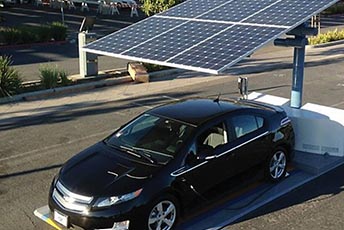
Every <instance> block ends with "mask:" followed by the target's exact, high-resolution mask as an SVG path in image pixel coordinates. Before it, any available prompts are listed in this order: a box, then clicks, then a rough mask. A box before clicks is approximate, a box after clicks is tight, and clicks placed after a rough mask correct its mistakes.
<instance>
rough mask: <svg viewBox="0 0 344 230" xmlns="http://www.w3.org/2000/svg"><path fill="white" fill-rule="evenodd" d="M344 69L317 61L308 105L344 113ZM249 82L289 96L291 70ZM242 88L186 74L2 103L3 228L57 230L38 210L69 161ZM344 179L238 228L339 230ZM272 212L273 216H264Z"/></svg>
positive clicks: (335, 175) (281, 203) (333, 178)
mask: <svg viewBox="0 0 344 230" xmlns="http://www.w3.org/2000/svg"><path fill="white" fill-rule="evenodd" d="M343 66H344V65H343V62H342V61H340V59H338V60H333V64H332V63H331V62H330V61H325V62H323V61H317V62H312V63H309V67H307V69H306V82H305V101H307V102H313V103H318V104H322V105H327V106H333V107H335V108H339V109H344V97H343V86H344V85H343V84H344V68H343ZM244 76H247V77H249V84H250V87H249V88H250V91H258V92H263V93H269V94H272V95H276V96H284V97H289V93H290V84H291V77H290V76H291V71H290V69H284V70H274V71H266V72H264V73H258V74H245V75H244ZM236 87H237V83H236V76H229V75H228V76H217V77H213V76H207V75H203V76H202V75H197V74H195V73H185V74H184V75H180V76H177V77H175V78H172V79H169V80H166V79H165V80H156V81H155V82H151V83H149V84H139V85H136V84H134V85H132V84H129V85H121V86H116V87H109V88H104V89H99V90H95V91H91V92H88V93H82V94H79V95H69V96H66V97H62V98H56V99H47V100H40V101H32V102H22V103H18V104H12V105H2V106H1V107H0V109H1V123H0V128H1V133H0V136H1V138H2V142H1V148H0V149H1V159H0V163H1V164H0V165H1V167H0V170H1V175H0V185H1V189H0V190H1V195H0V201H1V204H3V205H2V206H1V208H0V213H1V216H2V218H1V225H0V226H1V227H0V229H49V227H48V226H47V225H46V224H45V223H43V222H41V221H40V220H38V219H37V218H35V217H34V216H33V210H35V209H36V208H37V207H40V206H43V205H45V204H46V202H47V191H48V188H49V185H50V182H51V178H52V177H53V176H54V175H55V174H56V172H57V171H58V169H59V167H60V166H61V165H62V164H63V162H64V161H66V160H67V159H68V158H70V157H71V156H72V155H73V154H75V153H76V152H78V151H80V150H82V149H84V148H85V147H87V146H90V145H91V144H93V143H95V142H97V141H98V140H100V139H101V138H103V137H105V136H106V135H108V134H109V133H111V131H112V130H114V129H115V128H116V127H118V126H119V125H120V124H122V123H124V122H125V121H128V120H129V119H130V118H133V117H134V116H136V115H138V114H139V113H140V112H142V111H144V110H146V109H148V108H151V107H152V106H155V105H159V104H161V103H165V102H168V101H171V100H175V99H182V98H186V97H194V96H210V97H217V95H218V94H219V93H221V94H222V96H223V97H227V96H229V97H233V96H234V97H236V96H238V94H237V88H236ZM341 173H342V170H341V168H340V169H338V170H336V171H334V172H332V173H331V174H328V175H324V176H323V177H322V179H321V178H320V179H319V182H314V183H315V184H313V185H310V186H311V187H309V188H310V189H312V191H313V192H315V193H313V195H311V194H312V193H310V192H309V191H308V190H307V187H305V190H303V189H301V190H298V191H296V192H295V193H296V194H297V196H295V193H294V196H292V195H291V196H286V197H285V198H284V199H281V200H278V201H277V202H274V203H273V204H271V205H269V207H268V208H263V209H261V210H259V211H257V212H253V213H251V214H250V215H248V216H246V217H244V218H248V219H247V220H246V221H244V222H240V223H238V224H235V225H233V226H231V227H230V228H231V229H232V228H234V229H242V228H244V229H246V228H252V229H254V228H256V229H275V228H276V226H277V225H278V226H279V228H281V229H289V227H293V228H294V229H306V228H307V227H309V226H312V224H314V223H313V222H312V221H310V220H313V219H314V220H316V221H317V224H316V225H317V226H318V227H319V228H315V229H324V228H326V229H338V226H340V224H342V219H340V218H338V217H340V216H341V213H343V207H342V206H341V205H340V202H338V200H340V199H341V197H342V196H343V194H342V193H341V189H340V188H339V187H338V186H339V185H340V186H341V183H342V180H341V179H340V178H342V177H341V176H340V175H341ZM323 181H326V183H328V184H329V187H328V188H329V189H328V190H326V189H325V190H324V192H323V193H324V194H323V193H322V191H321V190H318V189H319V188H322V187H320V185H319V183H320V184H321V183H322V182H323ZM338 184H339V185H338ZM312 186H315V187H316V188H317V189H314V187H312ZM331 186H332V187H331ZM322 197H329V198H326V199H324V200H323V199H322ZM313 200H314V202H313ZM324 206H326V207H327V208H326V209H324V208H323V207H324ZM276 210H279V211H278V212H275V211H276ZM300 210H301V211H300ZM270 212H271V213H270ZM267 213H270V214H269V215H267V216H265V215H263V214H267ZM333 213H337V215H333ZM315 214H316V215H315ZM261 215H263V216H261ZM254 217H256V218H254ZM252 218H253V219H252ZM306 220H307V221H306Z"/></svg>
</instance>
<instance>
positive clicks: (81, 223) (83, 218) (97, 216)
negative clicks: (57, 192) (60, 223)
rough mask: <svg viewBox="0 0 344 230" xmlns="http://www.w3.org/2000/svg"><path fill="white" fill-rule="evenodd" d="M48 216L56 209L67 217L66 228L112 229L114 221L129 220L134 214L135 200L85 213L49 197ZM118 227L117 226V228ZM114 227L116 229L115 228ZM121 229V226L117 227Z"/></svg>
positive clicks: (51, 216)
mask: <svg viewBox="0 0 344 230" xmlns="http://www.w3.org/2000/svg"><path fill="white" fill-rule="evenodd" d="M49 209H50V210H49V211H50V218H51V219H53V215H52V213H53V212H54V211H55V210H56V211H58V212H59V213H62V214H63V215H65V216H67V217H68V225H67V227H68V228H71V227H75V226H78V227H81V228H83V229H113V226H114V223H119V222H124V221H130V220H132V219H133V218H134V217H135V216H138V215H135V210H137V209H136V208H135V202H133V201H129V202H126V203H123V204H119V205H116V206H112V207H108V208H105V209H99V210H93V211H90V212H89V213H87V214H84V213H76V212H73V211H70V210H67V209H64V208H63V207H61V205H60V204H58V203H57V202H56V201H55V200H54V199H52V197H51V196H50V199H49ZM117 229H118V228H117ZM117 229H116V230H117ZM119 229H120V230H123V228H119Z"/></svg>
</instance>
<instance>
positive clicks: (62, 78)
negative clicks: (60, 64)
mask: <svg viewBox="0 0 344 230" xmlns="http://www.w3.org/2000/svg"><path fill="white" fill-rule="evenodd" d="M59 82H60V83H61V85H62V86H67V85H70V84H71V83H72V81H71V80H69V79H68V74H67V72H66V71H65V70H59Z"/></svg>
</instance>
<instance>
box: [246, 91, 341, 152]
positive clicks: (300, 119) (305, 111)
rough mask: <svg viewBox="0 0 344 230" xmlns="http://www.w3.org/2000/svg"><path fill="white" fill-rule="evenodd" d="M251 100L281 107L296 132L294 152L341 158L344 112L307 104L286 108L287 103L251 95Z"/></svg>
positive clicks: (261, 95) (274, 97)
mask: <svg viewBox="0 0 344 230" xmlns="http://www.w3.org/2000/svg"><path fill="white" fill-rule="evenodd" d="M248 98H249V99H250V100H256V101H260V102H265V103H269V104H273V105H279V106H282V107H283V108H284V109H285V110H286V112H287V114H288V116H289V117H290V119H291V120H292V124H293V127H294V130H295V136H296V138H295V149H296V150H298V151H303V152H310V153H318V154H325V153H328V154H330V155H332V156H344V110H340V109H335V108H331V107H327V106H322V105H316V104H312V103H308V104H306V105H304V106H303V107H302V108H301V109H293V108H290V107H289V99H286V98H281V97H276V96H271V95H264V94H261V93H251V94H250V95H249V97H248Z"/></svg>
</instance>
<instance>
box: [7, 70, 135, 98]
mask: <svg viewBox="0 0 344 230" xmlns="http://www.w3.org/2000/svg"><path fill="white" fill-rule="evenodd" d="M132 81H133V80H132V79H131V77H130V76H124V77H119V78H114V79H106V80H100V81H96V82H89V83H83V84H78V85H72V86H65V87H59V88H55V89H47V90H40V91H35V92H30V93H23V94H19V95H15V96H13V97H6V98H0V104H6V103H13V102H18V101H33V100H40V99H46V98H50V97H57V96H63V95H65V94H71V93H79V92H84V91H87V90H91V89H96V88H102V87H106V86H113V85H119V84H124V83H129V82H132Z"/></svg>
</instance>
